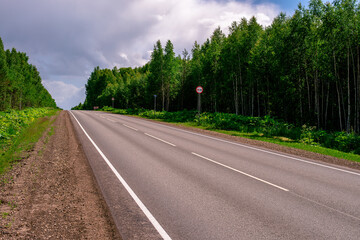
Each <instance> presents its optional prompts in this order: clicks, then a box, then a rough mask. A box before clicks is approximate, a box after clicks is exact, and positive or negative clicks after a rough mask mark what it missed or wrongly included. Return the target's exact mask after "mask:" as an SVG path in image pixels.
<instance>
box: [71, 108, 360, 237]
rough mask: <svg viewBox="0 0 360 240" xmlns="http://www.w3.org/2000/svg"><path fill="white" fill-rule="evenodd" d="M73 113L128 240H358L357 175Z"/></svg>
mask: <svg viewBox="0 0 360 240" xmlns="http://www.w3.org/2000/svg"><path fill="white" fill-rule="evenodd" d="M72 113H73V115H72V121H73V123H74V126H75V129H76V132H77V134H78V137H79V140H80V141H81V143H82V145H83V147H84V149H85V152H86V154H87V156H88V159H89V162H90V165H91V167H92V168H93V171H94V174H95V176H96V179H97V181H98V183H99V185H100V189H101V191H102V192H103V195H104V198H105V200H106V201H107V203H108V205H109V207H110V210H111V212H112V215H113V218H114V221H115V223H116V225H117V227H118V228H119V230H120V232H121V234H122V236H123V238H124V239H161V238H164V239H207V240H209V239H327V240H329V239H360V172H359V171H356V170H350V169H346V168H341V167H334V166H332V165H328V164H322V163H319V162H315V161H314V162H313V161H311V160H308V159H302V158H299V157H294V156H289V155H286V154H282V153H278V152H273V151H270V150H264V149H259V148H256V147H251V146H247V145H242V144H238V143H234V142H229V141H227V140H223V139H219V138H214V137H210V136H205V135H201V134H198V133H192V132H189V131H184V130H182V129H177V128H173V127H169V126H165V125H163V124H158V123H154V122H150V121H146V120H143V119H138V118H133V117H128V116H122V115H114V114H108V113H103V112H92V111H72ZM85 132H86V133H85ZM90 139H91V140H90ZM134 199H135V200H134Z"/></svg>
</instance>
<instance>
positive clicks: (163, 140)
mask: <svg viewBox="0 0 360 240" xmlns="http://www.w3.org/2000/svg"><path fill="white" fill-rule="evenodd" d="M144 134H145V135H146V136H149V137H152V138H154V139H156V140H159V141H161V142H163V143H166V144H169V145H171V146H173V147H176V145H175V144H172V143H169V142H167V141H165V140H162V139H160V138H158V137H155V136H153V135H150V134H148V133H144Z"/></svg>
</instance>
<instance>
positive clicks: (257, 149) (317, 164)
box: [125, 116, 360, 176]
mask: <svg viewBox="0 0 360 240" xmlns="http://www.w3.org/2000/svg"><path fill="white" fill-rule="evenodd" d="M125 117H127V116H125ZM127 118H131V117H127ZM148 123H149V124H153V125H157V126H159V125H160V126H162V127H165V128H169V129H173V130H176V131H179V132H185V133H189V134H192V135H196V136H200V137H205V138H209V139H212V140H216V141H219V142H224V143H229V144H232V145H236V146H240V147H244V148H248V149H252V150H256V151H259V152H265V153H269V154H272V155H275V156H279V157H284V158H288V159H292V160H295V161H299V162H303V163H307V164H312V165H315V166H319V167H324V168H328V169H332V170H335V171H340V172H344V173H349V174H353V175H357V176H360V173H357V172H352V171H348V170H344V169H341V168H337V167H332V166H328V165H324V164H321V163H316V162H311V161H307V160H304V159H300V158H296V157H291V156H287V155H284V154H279V153H276V152H271V151H267V150H263V149H260V148H256V147H251V146H247V145H244V144H240V143H235V142H231V141H227V140H223V139H220V138H215V137H210V136H206V135H203V134H199V133H194V132H190V131H187V130H182V129H179V128H175V127H169V126H166V125H163V124H159V123H153V122H148Z"/></svg>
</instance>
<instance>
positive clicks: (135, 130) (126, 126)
mask: <svg viewBox="0 0 360 240" xmlns="http://www.w3.org/2000/svg"><path fill="white" fill-rule="evenodd" d="M123 126H124V127H127V128H130V129H132V130H135V131H139V130H138V129H136V128H133V127H130V126H128V125H126V124H123Z"/></svg>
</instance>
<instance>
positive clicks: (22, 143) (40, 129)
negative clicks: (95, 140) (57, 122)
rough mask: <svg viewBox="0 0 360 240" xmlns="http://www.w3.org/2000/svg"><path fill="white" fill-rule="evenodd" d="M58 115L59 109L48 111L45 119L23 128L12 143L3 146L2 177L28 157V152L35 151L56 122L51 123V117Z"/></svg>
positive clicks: (0, 153)
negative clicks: (35, 146)
mask: <svg viewBox="0 0 360 240" xmlns="http://www.w3.org/2000/svg"><path fill="white" fill-rule="evenodd" d="M58 113H59V110H57V109H53V110H48V111H47V113H46V114H45V116H44V117H40V118H37V119H35V120H33V121H32V122H31V123H30V124H29V125H25V126H23V127H22V128H21V130H20V131H19V134H17V135H16V136H14V137H13V138H12V139H11V142H10V143H7V144H6V145H4V146H2V148H1V149H0V175H1V174H3V173H4V172H6V171H7V170H8V169H9V168H11V166H12V165H13V164H15V163H16V162H19V161H20V160H21V159H23V158H26V157H27V152H29V151H31V149H33V147H34V145H35V143H36V142H37V141H38V140H39V139H40V138H41V136H42V135H43V133H44V132H45V130H46V129H48V128H49V127H50V125H51V124H52V123H53V121H54V120H53V121H51V116H53V115H55V114H58ZM51 132H52V131H50V133H51Z"/></svg>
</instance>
